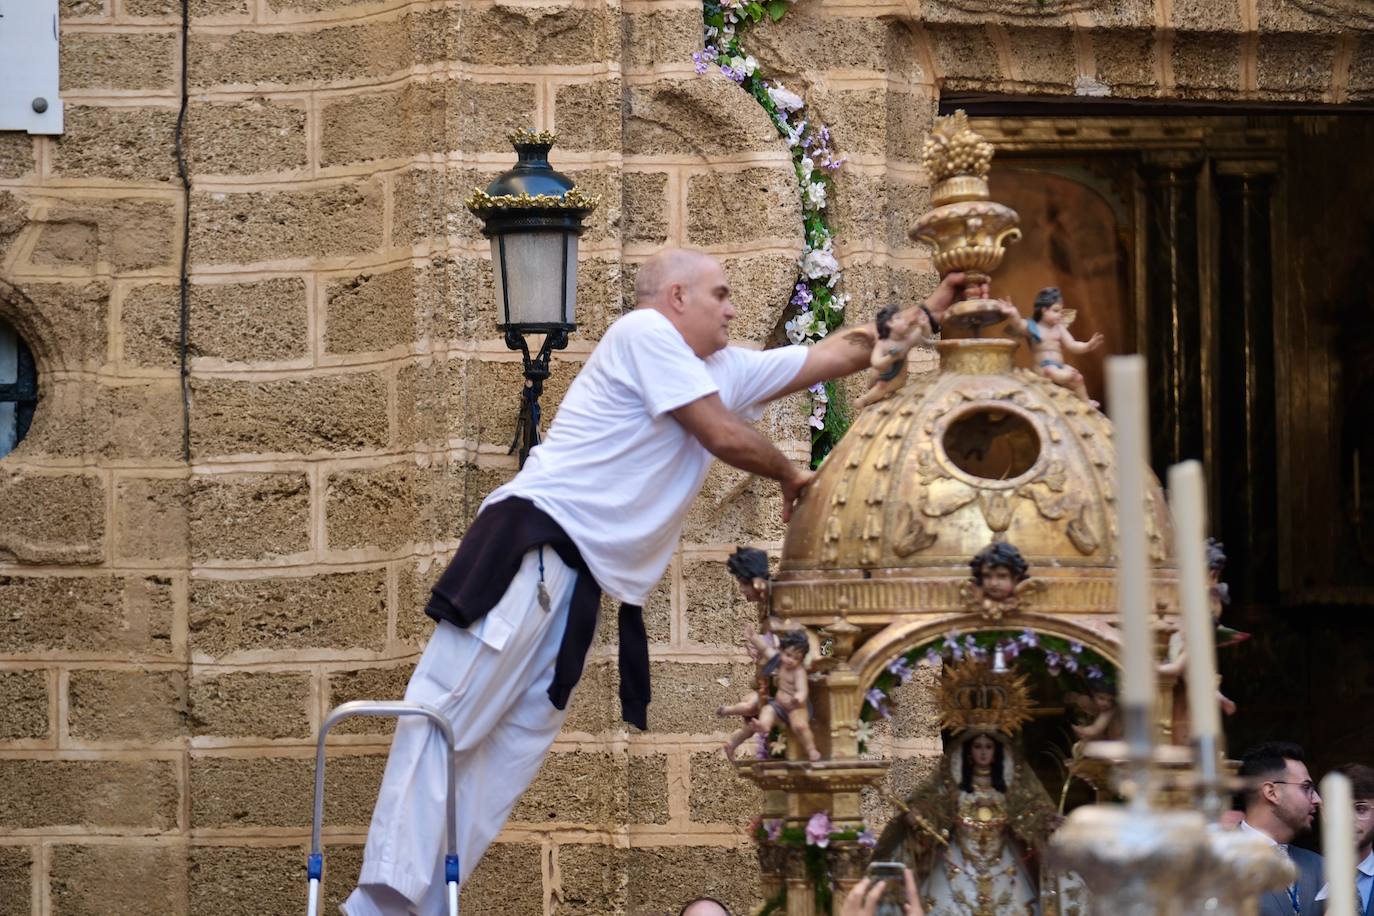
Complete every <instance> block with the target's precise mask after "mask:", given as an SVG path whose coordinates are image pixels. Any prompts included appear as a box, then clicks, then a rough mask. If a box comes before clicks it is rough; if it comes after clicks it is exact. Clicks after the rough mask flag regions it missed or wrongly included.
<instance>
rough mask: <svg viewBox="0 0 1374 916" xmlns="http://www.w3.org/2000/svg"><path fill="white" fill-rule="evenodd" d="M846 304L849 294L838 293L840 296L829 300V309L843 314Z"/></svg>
mask: <svg viewBox="0 0 1374 916" xmlns="http://www.w3.org/2000/svg"><path fill="white" fill-rule="evenodd" d="M848 304H849V293H840V295H838V296H836V297H835V298H833V299H831V300H830V307H831V308H832V309H834V310H835V311H837V312H843V311H844V307H845V306H846V305H848Z"/></svg>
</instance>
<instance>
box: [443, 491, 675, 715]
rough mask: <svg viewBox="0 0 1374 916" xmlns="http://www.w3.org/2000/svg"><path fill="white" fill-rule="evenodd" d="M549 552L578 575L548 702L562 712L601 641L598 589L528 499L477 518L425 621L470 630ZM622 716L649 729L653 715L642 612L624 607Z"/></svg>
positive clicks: (559, 531) (573, 549)
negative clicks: (596, 640)
mask: <svg viewBox="0 0 1374 916" xmlns="http://www.w3.org/2000/svg"><path fill="white" fill-rule="evenodd" d="M541 544H542V545H546V546H548V547H549V548H551V549H552V550H553V551H554V552H555V553H557V554H558V557H559V559H561V560H562V561H563V562H564V563H565V564H567V565H568V566H569V567H570V568H571V569H574V570H576V572H577V583H576V585H574V586H573V594H572V605H571V606H570V607H569V608H568V626H567V629H566V630H565V631H564V633H563V642H562V644H561V645H560V646H559V647H558V660H557V661H556V662H555V663H554V668H553V683H552V684H550V685H549V700H550V701H551V702H552V703H553V705H554V706H556V707H557V708H559V709H564V708H566V707H567V705H568V697H569V695H571V693H572V689H573V687H574V686H576V684H577V681H578V679H579V678H581V677H582V668H583V666H584V665H585V664H586V661H587V652H588V650H589V649H591V645H592V637H593V636H594V635H595V634H596V616H597V613H598V612H599V611H600V609H601V587H600V586H599V585H597V584H596V579H595V578H594V577H593V576H592V574H591V571H590V570H588V569H587V564H586V563H585V562H584V561H583V559H582V554H580V553H579V552H578V550H577V545H576V544H574V543H573V542H572V538H570V537H568V535H567V532H565V531H564V530H563V528H562V526H560V525H559V524H558V523H557V522H556V521H554V520H553V519H552V518H551V517H549V515H548V514H547V513H545V512H544V511H542V510H540V509H539V508H537V507H536V506H535V505H534V503H532V502H530V501H529V500H528V499H523V498H521V497H518V496H513V497H510V498H507V499H503V500H501V501H500V502H498V503H495V504H494V505H491V506H488V507H487V508H486V509H484V510H482V511H481V512H479V513H478V515H477V518H476V519H475V520H474V521H473V523H472V525H471V526H470V527H469V528H468V530H467V533H466V534H465V535H463V542H462V544H461V545H459V547H458V552H457V553H456V554H454V556H453V559H452V560H451V561H450V562H449V564H448V568H447V569H445V570H444V574H443V575H442V576H440V577H439V581H438V582H437V583H435V585H434V588H433V590H432V591H431V594H430V598H429V604H428V605H426V606H425V613H426V614H428V615H429V616H430V617H433V618H434V619H435V620H447V621H448V622H449V623H451V624H453V625H454V626H459V627H464V628H467V627H469V626H471V625H472V624H474V623H476V622H477V621H478V620H481V619H482V618H483V617H485V616H486V615H487V613H488V612H489V611H490V610H491V609H492V608H493V607H495V606H496V604H497V602H499V601H500V600H501V598H502V596H503V595H505V593H506V589H507V588H509V587H510V584H511V581H512V580H513V579H514V578H515V574H516V573H517V572H519V571H520V564H521V562H522V561H523V559H524V556H525V554H526V553H527V552H529V551H530V550H533V549H534V548H536V547H539V546H540V545H541ZM619 619H620V714H621V718H623V719H624V720H625V721H626V722H628V723H630V724H631V725H633V726H635V727H636V728H639V729H647V728H648V727H649V726H648V721H647V715H648V709H649V637H648V634H647V633H646V632H645V630H644V614H643V610H642V609H641V608H640V607H638V606H636V605H633V604H622V605H620V614H619Z"/></svg>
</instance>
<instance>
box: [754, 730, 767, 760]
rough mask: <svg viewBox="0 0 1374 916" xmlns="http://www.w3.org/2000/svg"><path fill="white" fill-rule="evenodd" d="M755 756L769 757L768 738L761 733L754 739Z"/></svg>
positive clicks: (760, 758)
mask: <svg viewBox="0 0 1374 916" xmlns="http://www.w3.org/2000/svg"><path fill="white" fill-rule="evenodd" d="M754 757H755V758H757V759H759V760H767V759H768V738H767V737H766V736H764V735H759V736H758V738H756V739H755V741H754Z"/></svg>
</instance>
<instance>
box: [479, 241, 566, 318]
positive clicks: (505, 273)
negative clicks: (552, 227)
mask: <svg viewBox="0 0 1374 916" xmlns="http://www.w3.org/2000/svg"><path fill="white" fill-rule="evenodd" d="M567 238H570V239H571V249H572V255H573V257H574V258H576V253H577V247H576V246H577V236H575V235H573V234H572V233H565V232H558V231H555V232H511V233H505V234H502V235H496V236H493V237H492V240H491V256H492V260H493V262H494V264H493V266H494V267H495V268H496V269H495V271H494V272H495V274H496V295H497V303H498V305H499V306H500V307H501V308H502V309H503V311H504V315H505V323H506V324H510V325H515V326H517V327H518V326H520V325H527V324H556V323H572V322H573V321H574V315H573V302H572V296H571V295H570V294H569V290H571V289H572V288H573V287H572V284H575V283H576V279H575V277H576V273H575V264H576V261H575V260H574V261H573V262H571V263H568V264H566V265H565V263H564V256H565V253H566V252H567V251H568V247H569V243H568V242H567V241H565V239H567ZM565 266H566V268H567V276H565ZM565 295H566V296H567V312H566V314H565V312H564V297H565Z"/></svg>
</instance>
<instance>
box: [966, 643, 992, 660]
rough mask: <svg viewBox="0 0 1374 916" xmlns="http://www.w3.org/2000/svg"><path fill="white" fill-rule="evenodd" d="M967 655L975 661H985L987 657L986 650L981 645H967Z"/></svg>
mask: <svg viewBox="0 0 1374 916" xmlns="http://www.w3.org/2000/svg"><path fill="white" fill-rule="evenodd" d="M968 657H969V658H971V659H973V660H974V661H975V662H981V661H985V660H986V659H987V657H988V650H987V649H984V648H983V647H981V646H969V648H968Z"/></svg>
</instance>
